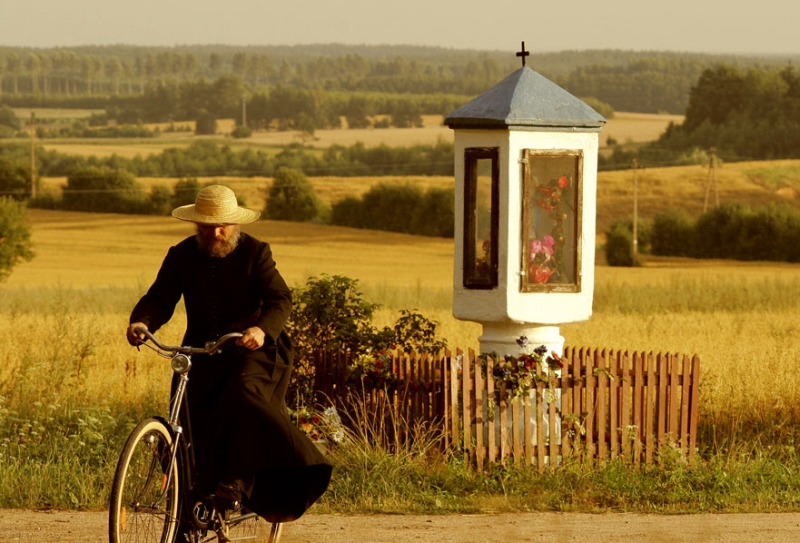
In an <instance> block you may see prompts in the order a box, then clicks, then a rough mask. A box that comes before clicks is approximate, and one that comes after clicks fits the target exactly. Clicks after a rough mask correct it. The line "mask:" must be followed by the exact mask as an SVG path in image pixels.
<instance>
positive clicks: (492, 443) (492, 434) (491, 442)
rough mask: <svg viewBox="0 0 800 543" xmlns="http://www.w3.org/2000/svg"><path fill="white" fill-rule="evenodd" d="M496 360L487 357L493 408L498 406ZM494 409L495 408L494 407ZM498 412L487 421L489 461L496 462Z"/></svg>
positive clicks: (490, 396) (488, 382)
mask: <svg viewBox="0 0 800 543" xmlns="http://www.w3.org/2000/svg"><path fill="white" fill-rule="evenodd" d="M494 364H495V362H494V360H492V359H491V358H487V359H486V395H487V400H486V401H487V402H489V403H490V405H492V406H493V408H495V409H496V408H497V405H495V390H494V377H491V376H493V375H494ZM493 411H494V409H493ZM496 421H497V413H495V414H494V416H493V417H490V418H489V420H488V421H487V425H488V427H489V439H488V443H487V447H488V454H487V458H488V460H489V462H491V463H494V462H497V449H498V447H497V433H496V432H497V430H496V428H497V422H496Z"/></svg>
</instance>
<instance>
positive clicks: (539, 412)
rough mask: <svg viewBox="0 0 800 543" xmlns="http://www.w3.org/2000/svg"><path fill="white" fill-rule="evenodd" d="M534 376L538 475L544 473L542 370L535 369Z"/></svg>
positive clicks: (543, 384) (543, 385)
mask: <svg viewBox="0 0 800 543" xmlns="http://www.w3.org/2000/svg"><path fill="white" fill-rule="evenodd" d="M536 375H537V378H538V381H539V383H538V385H537V387H536V467H537V469H538V470H539V473H542V472H543V471H544V457H545V447H544V402H543V400H542V392H543V391H544V387H545V386H546V385H545V383H544V379H543V378H542V368H540V367H538V366H537V367H536Z"/></svg>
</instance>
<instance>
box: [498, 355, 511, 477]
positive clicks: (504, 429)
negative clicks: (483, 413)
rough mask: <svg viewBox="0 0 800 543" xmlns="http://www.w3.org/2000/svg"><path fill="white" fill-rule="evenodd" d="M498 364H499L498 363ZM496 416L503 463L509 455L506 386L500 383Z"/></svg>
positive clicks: (504, 383)
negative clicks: (498, 418) (498, 419)
mask: <svg viewBox="0 0 800 543" xmlns="http://www.w3.org/2000/svg"><path fill="white" fill-rule="evenodd" d="M498 363H499V362H498ZM495 409H496V410H497V412H496V414H497V416H499V417H500V424H499V426H500V462H502V463H505V461H506V459H507V458H508V455H509V450H508V385H506V382H505V381H503V382H502V383H500V405H499V408H498V407H495Z"/></svg>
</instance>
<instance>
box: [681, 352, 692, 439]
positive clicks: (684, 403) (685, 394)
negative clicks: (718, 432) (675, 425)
mask: <svg viewBox="0 0 800 543" xmlns="http://www.w3.org/2000/svg"><path fill="white" fill-rule="evenodd" d="M681 361H682V362H683V372H682V376H681V377H682V379H681V435H680V436H679V439H680V443H681V452H682V453H683V454H686V453H688V452H689V389H690V386H691V374H692V362H691V359H690V358H689V357H688V356H686V355H683V356H682V357H681Z"/></svg>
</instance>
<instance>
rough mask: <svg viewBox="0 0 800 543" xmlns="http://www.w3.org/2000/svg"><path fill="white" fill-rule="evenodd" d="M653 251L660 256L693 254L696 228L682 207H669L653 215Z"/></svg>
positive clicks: (651, 235)
mask: <svg viewBox="0 0 800 543" xmlns="http://www.w3.org/2000/svg"><path fill="white" fill-rule="evenodd" d="M650 237H651V244H650V246H651V252H652V253H653V254H654V255H659V256H692V255H693V254H694V251H693V241H694V229H693V224H692V221H691V219H689V216H688V215H687V214H686V212H685V211H684V210H682V209H677V208H668V209H666V210H665V211H664V212H663V213H659V214H658V215H656V216H655V217H653V226H652V230H651V233H650Z"/></svg>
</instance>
